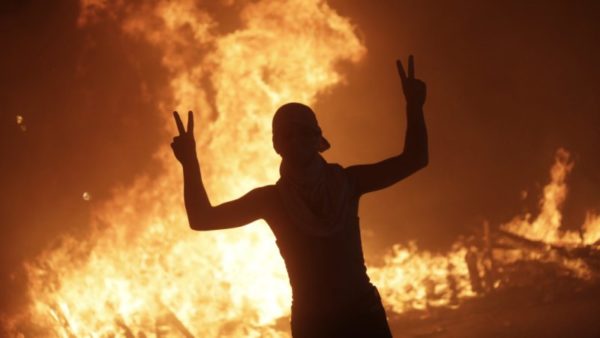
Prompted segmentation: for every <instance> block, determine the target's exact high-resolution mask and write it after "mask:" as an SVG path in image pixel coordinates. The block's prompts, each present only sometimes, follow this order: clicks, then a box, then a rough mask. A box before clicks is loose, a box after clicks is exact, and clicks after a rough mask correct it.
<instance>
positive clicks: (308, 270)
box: [264, 185, 373, 313]
mask: <svg viewBox="0 0 600 338" xmlns="http://www.w3.org/2000/svg"><path fill="white" fill-rule="evenodd" d="M264 189H265V190H264V191H265V193H266V195H267V196H268V197H267V200H268V203H267V204H268V207H267V208H266V209H267V210H266V215H265V220H266V222H267V223H268V224H269V226H270V228H271V229H272V231H273V233H274V234H275V237H276V239H277V246H278V248H279V251H280V253H281V255H282V257H283V259H284V261H285V266H286V269H287V272H288V275H289V279H290V284H291V286H292V293H293V306H292V309H293V311H307V312H322V313H336V312H339V311H340V310H347V309H348V308H351V307H352V306H353V305H357V306H358V305H359V302H360V299H361V297H363V296H364V295H366V294H370V293H371V292H372V290H373V286H372V284H371V283H370V282H369V277H368V276H367V273H366V267H365V263H364V258H363V252H362V244H361V236H360V227H359V218H358V200H359V196H358V195H357V194H353V196H352V198H351V202H350V203H351V211H352V215H354V217H351V218H350V220H349V221H348V222H347V224H345V225H344V226H343V227H342V228H341V229H340V230H339V231H337V232H335V233H334V234H332V235H330V236H326V237H322V236H314V235H310V234H308V233H307V232H305V231H303V230H302V229H300V228H299V227H298V226H297V225H295V224H294V223H293V222H292V221H291V220H290V219H289V217H288V215H287V214H286V212H285V209H284V207H283V205H282V202H281V200H280V198H279V195H278V194H277V191H276V187H275V186H274V185H272V186H267V187H264Z"/></svg>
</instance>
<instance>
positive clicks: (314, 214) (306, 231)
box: [171, 55, 428, 338]
mask: <svg viewBox="0 0 600 338" xmlns="http://www.w3.org/2000/svg"><path fill="white" fill-rule="evenodd" d="M397 66H398V72H399V74H400V78H401V81H402V88H403V91H404V96H405V98H406V112H407V120H408V123H407V129H406V136H405V144H404V151H403V152H402V154H400V155H398V156H395V157H391V158H389V159H386V160H384V161H381V162H379V163H374V164H367V165H356V166H351V167H347V168H343V167H341V166H340V165H338V164H330V163H327V162H326V161H325V160H324V159H323V158H322V157H321V155H320V153H321V152H323V151H325V150H327V149H328V148H329V147H330V145H329V142H327V140H326V139H325V138H324V137H323V136H322V134H321V129H320V128H319V126H318V124H317V119H316V117H315V114H314V113H313V111H312V110H311V109H310V108H309V107H308V106H305V105H303V104H300V103H288V104H285V105H283V106H281V107H280V108H279V109H278V110H277V111H276V112H275V116H274V118H273V147H274V148H275V151H276V152H277V153H278V154H279V155H281V157H282V162H281V166H280V174H281V178H280V179H279V180H278V181H277V183H276V184H274V185H268V186H264V187H261V188H256V189H254V190H252V191H250V192H249V193H247V194H246V195H244V196H242V197H240V198H239V199H236V200H233V201H230V202H226V203H223V204H221V205H218V206H212V205H211V204H210V201H209V199H208V196H207V195H206V190H205V189H204V186H203V184H202V178H201V176H200V166H199V164H198V159H197V157H196V145H195V141H194V136H193V129H194V121H193V115H192V112H189V115H188V116H189V117H188V130H187V131H186V130H185V128H184V126H183V123H182V121H181V119H180V118H179V115H178V114H177V112H174V116H175V121H176V123H177V128H178V130H179V136H177V137H175V138H174V139H173V143H172V144H171V146H172V148H173V152H174V153H175V156H176V157H177V159H178V160H179V161H180V162H181V164H182V166H183V176H184V197H185V208H186V211H187V216H188V220H189V224H190V227H191V228H192V229H194V230H216V229H228V228H234V227H239V226H242V225H245V224H248V223H251V222H253V221H255V220H257V219H264V220H265V221H266V222H267V223H268V224H269V226H270V228H271V230H272V231H273V233H274V234H275V237H276V239H277V246H278V247H279V251H280V252H281V255H282V256H283V259H284V261H285V266H286V269H287V272H288V275H289V279H290V284H291V286H292V293H293V301H292V320H291V326H292V334H293V336H294V337H295V338H300V337H308V338H319V337H333V338H340V337H365V338H366V337H368V338H375V337H391V333H390V329H389V327H388V323H387V320H386V316H385V311H384V308H383V306H382V303H381V299H380V297H379V294H378V292H377V289H376V288H375V287H374V286H373V285H372V284H371V282H370V281H369V277H368V276H367V273H366V267H365V263H364V259H363V253H362V247H361V239H360V229H359V219H358V201H359V198H360V197H361V196H362V195H363V194H366V193H368V192H372V191H376V190H379V189H383V188H386V187H389V186H390V185H392V184H394V183H396V182H398V181H400V180H402V179H404V178H406V177H407V176H409V175H411V174H413V173H414V172H416V171H417V170H419V169H421V168H423V167H425V166H426V165H427V162H428V150H427V132H426V128H425V120H424V118H423V104H424V103H425V93H426V87H425V83H424V82H422V81H420V80H418V79H415V77H414V63H413V58H412V55H411V56H410V57H409V59H408V75H406V74H405V72H404V68H403V66H402V63H401V62H400V61H397ZM359 136H362V135H359Z"/></svg>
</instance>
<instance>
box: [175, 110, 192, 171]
mask: <svg viewBox="0 0 600 338" xmlns="http://www.w3.org/2000/svg"><path fill="white" fill-rule="evenodd" d="M173 117H174V118H175V124H177V130H178V131H179V135H177V136H175V137H173V142H172V143H171V148H172V149H173V153H174V154H175V157H176V158H177V160H178V161H179V162H180V163H181V164H182V165H186V164H189V163H193V162H194V161H196V160H197V157H196V140H194V113H192V112H191V111H189V112H188V125H187V131H186V130H185V128H184V127H183V122H182V121H181V118H180V117H179V114H178V113H177V112H176V111H174V112H173Z"/></svg>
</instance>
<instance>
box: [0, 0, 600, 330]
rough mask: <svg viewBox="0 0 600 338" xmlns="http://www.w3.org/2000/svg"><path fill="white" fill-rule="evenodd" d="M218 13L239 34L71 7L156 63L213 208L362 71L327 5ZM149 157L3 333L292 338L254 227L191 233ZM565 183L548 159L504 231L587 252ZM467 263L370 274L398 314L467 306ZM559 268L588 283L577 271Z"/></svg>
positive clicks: (36, 283)
mask: <svg viewBox="0 0 600 338" xmlns="http://www.w3.org/2000/svg"><path fill="white" fill-rule="evenodd" d="M221 6H224V7H230V8H231V10H234V9H235V10H239V11H240V13H239V19H240V27H239V28H238V29H237V30H233V31H231V32H225V33H219V22H218V21H217V19H216V18H215V16H214V15H213V14H212V13H210V12H208V11H206V10H203V8H202V6H201V3H200V5H198V2H197V1H192V0H187V1H177V2H175V1H167V0H155V1H148V2H144V3H143V4H140V5H131V4H129V5H127V4H126V3H125V2H123V1H114V2H110V1H92V0H82V3H81V8H82V11H81V16H80V18H79V24H80V25H82V26H85V25H91V24H93V22H94V21H95V20H100V19H99V18H101V17H102V18H109V19H110V20H114V21H115V22H116V23H117V24H119V25H120V27H121V28H122V30H123V31H124V32H125V33H126V34H129V35H130V36H131V37H132V38H135V39H142V40H145V41H146V42H148V43H150V44H152V45H154V46H155V47H156V48H157V49H158V50H160V51H161V52H162V53H163V57H162V62H163V65H164V67H165V68H166V69H167V70H168V72H169V75H170V83H169V88H170V92H171V93H170V94H171V95H169V97H170V99H169V100H165V101H164V102H161V103H160V108H161V110H163V111H165V114H164V116H165V125H168V126H171V125H172V121H171V120H170V118H171V115H170V111H172V110H175V109H178V110H181V111H186V110H188V109H191V110H193V111H195V112H196V118H197V121H198V123H197V128H196V129H197V135H196V139H197V143H198V153H199V158H200V162H201V166H202V174H203V178H204V181H205V184H206V186H207V190H208V193H209V196H210V197H211V201H212V203H213V204H215V203H221V202H223V201H226V200H228V199H231V198H234V197H237V196H239V195H241V194H243V193H245V192H247V191H248V190H250V189H251V188H254V187H256V186H259V185H263V184H269V183H272V182H274V181H275V180H276V178H277V177H278V174H277V168H278V158H277V157H276V154H275V152H274V151H273V150H272V146H271V130H270V123H271V118H272V113H273V112H274V111H275V109H276V108H277V107H278V106H279V105H281V104H282V103H284V102H287V101H301V102H305V103H308V104H312V103H314V102H315V100H316V98H317V95H318V94H319V93H322V92H323V91H326V90H328V89H330V88H332V87H333V86H335V85H337V84H340V83H341V82H343V76H342V74H340V72H339V70H338V68H337V65H338V64H339V63H340V62H351V63H355V62H358V61H360V60H361V59H362V58H363V57H364V55H365V53H366V50H365V47H364V45H363V44H362V42H361V40H360V39H359V38H358V37H357V35H356V32H355V29H354V27H353V26H352V24H351V23H350V22H349V20H347V19H345V18H343V17H341V16H340V15H338V14H337V13H336V12H335V11H333V10H332V9H331V8H330V7H329V6H328V4H327V3H326V2H325V1H324V0H293V1H267V0H265V1H253V2H243V3H242V4H239V3H236V2H235V1H222V3H221ZM101 13H104V15H103V16H102V15H100V14H101ZM107 13H108V14H107ZM174 132H175V130H174V129H173V128H169V130H168V133H170V134H173V133H174ZM156 156H157V157H158V158H159V159H160V161H161V162H162V163H163V164H164V169H163V173H162V175H161V176H160V177H158V178H150V177H146V176H142V177H139V178H138V179H137V180H136V181H135V182H134V183H133V184H132V185H131V186H128V187H125V188H120V189H119V190H117V191H115V193H114V197H113V198H112V199H111V200H110V201H108V202H106V203H104V204H103V205H102V206H99V207H98V208H96V210H95V211H94V220H93V225H94V226H93V230H92V231H91V233H90V235H89V237H88V238H87V239H86V240H83V241H82V240H76V239H73V238H69V237H66V238H64V239H63V240H62V241H61V243H60V244H59V245H57V246H56V247H54V248H51V249H49V250H48V251H46V252H45V253H44V254H42V255H41V256H40V257H39V258H38V259H37V260H36V261H35V262H31V263H29V264H28V265H27V271H28V275H29V293H30V299H31V303H30V306H29V308H28V311H27V313H26V314H25V315H24V316H22V317H19V318H18V319H15V320H13V321H10V322H9V323H8V324H6V325H7V326H8V327H7V330H9V331H10V332H11V333H12V334H13V335H14V336H15V337H16V336H25V335H26V336H35V337H112V336H125V337H148V336H157V337H159V336H160V337H167V336H173V337H181V336H184V337H221V336H231V337H238V336H241V337H270V336H272V337H282V336H289V333H288V323H287V321H286V320H285V319H286V318H287V316H289V305H290V298H291V291H290V287H289V283H288V279H287V276H286V271H285V268H284V265H283V261H282V259H281V258H280V256H279V253H278V251H277V247H276V245H275V243H274V237H273V235H272V233H271V232H270V230H269V229H268V227H267V226H266V225H265V224H264V223H262V222H256V223H254V224H251V225H249V226H246V227H242V228H240V229H234V230H226V231H216V232H193V231H191V230H189V228H188V226H187V220H186V218H185V214H184V209H183V202H182V182H181V178H182V177H181V176H182V175H181V172H180V170H179V166H178V164H177V163H176V162H175V160H174V158H173V156H172V155H171V152H170V149H169V148H168V144H167V142H166V143H165V146H164V147H162V148H160V149H158V151H157V153H156ZM571 168H572V163H571V162H569V160H568V154H567V153H566V152H565V151H562V150H561V151H559V152H558V155H557V161H556V163H555V165H554V167H553V168H552V177H551V178H552V179H551V182H550V183H549V184H548V185H547V186H546V189H545V191H544V197H543V199H542V204H541V207H542V211H541V213H540V215H539V216H538V217H537V218H535V219H533V220H532V219H531V216H529V215H526V216H523V217H517V218H515V220H513V221H511V222H510V223H508V224H506V225H505V226H504V229H505V230H507V231H510V232H512V233H515V234H519V235H523V236H525V237H527V238H531V239H534V240H542V241H544V242H547V243H557V244H570V245H577V244H579V243H594V242H596V241H598V239H599V238H600V218H599V217H597V216H594V215H590V216H589V218H588V221H587V222H586V224H585V225H584V227H583V229H584V230H583V231H584V232H583V233H582V234H577V235H576V234H574V233H561V232H560V230H559V228H558V227H559V225H560V204H561V203H562V201H563V200H564V198H565V195H566V186H565V183H564V180H565V177H566V175H567V173H568V172H569V170H570V169H571ZM469 250H470V248H469V246H468V245H467V244H464V243H462V242H459V243H457V244H456V245H455V246H454V248H453V250H452V251H451V252H449V253H448V254H446V255H439V254H438V255H435V254H431V253H428V252H423V251H419V250H418V249H417V247H416V245H410V246H408V247H401V246H395V247H394V248H393V250H392V252H391V253H390V254H389V255H388V257H386V259H385V264H384V265H383V266H380V267H371V268H370V269H369V274H370V275H371V276H372V279H373V281H374V282H375V283H376V284H377V285H378V287H379V288H380V290H381V291H382V294H383V295H384V301H385V303H386V305H387V306H388V307H389V308H390V309H391V310H392V311H394V312H397V313H402V312H404V311H407V310H414V309H424V308H426V307H429V306H442V305H456V304H459V303H460V301H461V300H463V299H466V298H469V297H473V296H474V295H475V292H474V291H473V290H472V284H471V279H470V276H469V274H470V272H469V267H468V264H467V262H466V260H465V257H466V256H468V252H469ZM513 258H514V257H513ZM561 264H562V263H561ZM564 264H567V265H569V266H570V267H572V268H573V269H577V270H578V271H579V270H581V271H582V273H581V275H582V276H584V277H586V276H587V277H589V274H586V273H585V271H584V270H585V269H586V267H585V265H584V264H575V263H573V262H570V263H569V262H566V263H564ZM471 273H472V272H471ZM497 286H498V284H495V286H494V287H497ZM282 318H283V319H284V320H283V321H282V320H280V319H282Z"/></svg>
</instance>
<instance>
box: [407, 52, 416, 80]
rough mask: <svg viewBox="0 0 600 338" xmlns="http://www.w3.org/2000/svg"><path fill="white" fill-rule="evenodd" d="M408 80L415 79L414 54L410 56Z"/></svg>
mask: <svg viewBox="0 0 600 338" xmlns="http://www.w3.org/2000/svg"><path fill="white" fill-rule="evenodd" d="M408 78H409V79H414V78H415V61H414V58H413V56H412V54H411V55H409V56H408Z"/></svg>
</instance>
